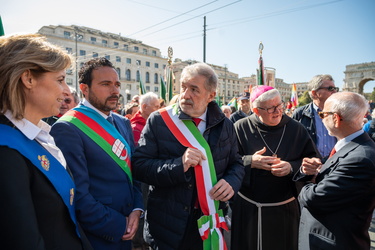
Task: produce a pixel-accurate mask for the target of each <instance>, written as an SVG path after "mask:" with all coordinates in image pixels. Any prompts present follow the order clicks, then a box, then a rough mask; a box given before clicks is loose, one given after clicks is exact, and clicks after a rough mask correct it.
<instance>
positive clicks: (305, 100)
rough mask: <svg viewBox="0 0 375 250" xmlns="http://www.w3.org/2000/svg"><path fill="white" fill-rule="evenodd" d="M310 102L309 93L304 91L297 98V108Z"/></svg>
mask: <svg viewBox="0 0 375 250" xmlns="http://www.w3.org/2000/svg"><path fill="white" fill-rule="evenodd" d="M310 102H312V99H311V98H310V95H309V91H308V90H306V91H305V92H303V94H302V95H301V96H300V97H299V98H298V104H299V105H298V106H303V105H306V104H308V103H310Z"/></svg>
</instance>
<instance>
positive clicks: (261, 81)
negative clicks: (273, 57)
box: [257, 42, 264, 85]
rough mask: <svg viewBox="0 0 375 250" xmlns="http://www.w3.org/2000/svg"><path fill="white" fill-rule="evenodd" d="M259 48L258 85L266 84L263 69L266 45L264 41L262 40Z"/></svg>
mask: <svg viewBox="0 0 375 250" xmlns="http://www.w3.org/2000/svg"><path fill="white" fill-rule="evenodd" d="M258 49H259V70H258V82H257V85H264V69H263V58H262V53H263V49H264V46H263V43H262V42H260V44H259V48H258Z"/></svg>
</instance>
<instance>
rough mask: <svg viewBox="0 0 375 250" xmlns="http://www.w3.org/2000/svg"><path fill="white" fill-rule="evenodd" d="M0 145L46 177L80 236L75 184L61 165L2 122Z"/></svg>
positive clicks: (39, 146) (35, 143) (39, 147)
mask: <svg viewBox="0 0 375 250" xmlns="http://www.w3.org/2000/svg"><path fill="white" fill-rule="evenodd" d="M0 145H4V146H7V147H9V148H12V149H15V150H17V151H18V152H19V153H20V154H22V155H23V156H25V157H26V158H27V159H29V160H30V162H31V163H32V164H33V165H34V166H35V167H36V168H38V169H39V170H40V172H42V173H43V174H44V175H45V176H46V177H47V179H48V180H49V181H50V182H51V184H52V185H53V186H54V188H55V190H56V191H57V193H58V194H59V195H60V197H61V199H62V200H63V202H64V204H65V206H66V207H67V209H68V211H69V215H70V218H71V219H72V221H73V222H74V224H75V225H76V233H77V235H78V236H79V237H80V234H79V231H78V226H77V220H76V214H75V209H74V193H75V185H74V182H73V180H72V177H71V176H70V175H69V173H68V172H67V171H66V169H65V168H64V167H63V165H61V163H60V162H59V161H58V160H57V159H56V158H55V157H54V156H53V155H52V154H51V153H50V152H49V151H48V150H47V149H45V148H44V147H43V146H41V145H40V144H39V143H38V142H36V141H35V140H30V139H28V138H27V137H26V136H25V135H24V134H23V133H22V132H21V131H19V130H17V129H15V128H12V127H10V126H7V125H3V124H0ZM14 167H17V166H14Z"/></svg>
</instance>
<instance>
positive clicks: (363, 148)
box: [294, 92, 375, 250]
mask: <svg viewBox="0 0 375 250" xmlns="http://www.w3.org/2000/svg"><path fill="white" fill-rule="evenodd" d="M367 109H368V103H367V101H366V100H365V98H364V97H363V96H361V95H359V94H357V93H353V92H340V93H337V94H334V95H332V96H330V97H329V98H328V99H327V100H326V102H325V104H324V108H323V110H322V111H321V112H320V113H319V116H320V117H321V119H322V120H323V123H324V126H326V128H327V129H328V131H329V134H331V135H333V136H335V137H336V138H337V143H336V144H335V145H334V147H333V149H332V152H331V154H330V157H329V158H328V160H327V161H326V162H325V163H324V164H322V162H321V161H320V159H319V158H305V159H303V162H302V166H301V169H300V170H299V171H297V173H296V176H295V177H294V178H295V180H307V181H310V183H309V184H307V185H305V186H304V187H303V188H302V190H301V192H300V194H299V202H300V204H301V207H302V212H301V222H300V228H299V249H340V250H341V249H370V237H369V233H368V229H369V227H370V222H371V218H372V213H373V210H374V208H375V143H374V142H373V141H372V140H371V138H370V137H369V136H368V134H367V133H365V132H364V131H363V130H362V119H363V116H364V114H365V113H366V110H367Z"/></svg>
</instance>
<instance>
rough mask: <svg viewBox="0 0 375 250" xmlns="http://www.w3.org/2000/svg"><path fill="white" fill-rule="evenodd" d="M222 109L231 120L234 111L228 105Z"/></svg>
mask: <svg viewBox="0 0 375 250" xmlns="http://www.w3.org/2000/svg"><path fill="white" fill-rule="evenodd" d="M220 108H221V111H223V113H224V115H225V116H226V117H227V118H228V119H229V118H230V115H231V114H232V109H231V108H230V107H229V106H227V105H223V106H221V107H220Z"/></svg>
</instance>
